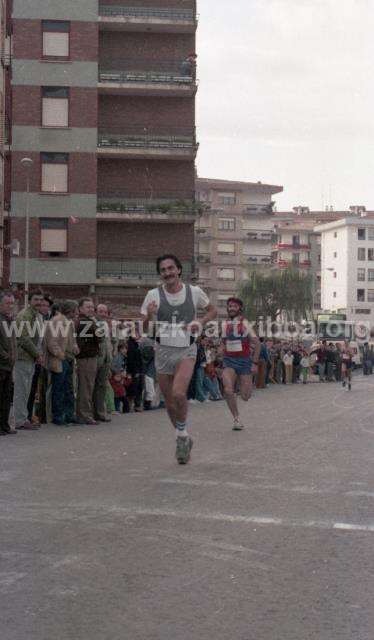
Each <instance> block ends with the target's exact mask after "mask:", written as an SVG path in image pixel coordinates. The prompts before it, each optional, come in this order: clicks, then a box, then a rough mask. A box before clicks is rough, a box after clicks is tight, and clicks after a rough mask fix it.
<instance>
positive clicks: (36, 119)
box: [12, 85, 98, 128]
mask: <svg viewBox="0 0 374 640" xmlns="http://www.w3.org/2000/svg"><path fill="white" fill-rule="evenodd" d="M12 104H13V125H22V126H33V127H40V126H41V121H42V92H41V88H40V87H35V86H28V85H16V86H14V87H13V98H12ZM97 120H98V116H97V89H95V88H88V87H85V88H83V87H82V88H81V87H71V88H70V104H69V126H70V127H83V128H84V127H92V128H96V127H97Z"/></svg>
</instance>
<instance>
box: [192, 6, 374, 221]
mask: <svg viewBox="0 0 374 640" xmlns="http://www.w3.org/2000/svg"><path fill="white" fill-rule="evenodd" d="M198 12H199V14H200V18H199V28H198V44H197V52H198V55H199V57H198V73H197V75H198V78H199V91H198V95H197V126H198V130H197V133H198V140H199V142H200V150H199V154H198V173H199V176H200V177H205V178H224V179H228V180H249V181H254V182H256V181H258V180H261V181H262V182H266V183H270V184H275V185H282V186H283V187H284V193H283V194H280V195H277V196H275V200H276V202H277V209H278V211H281V210H282V211H283V210H289V209H291V208H292V207H294V206H297V205H304V206H309V207H310V208H311V209H318V210H321V209H322V208H323V209H325V207H326V206H333V207H334V209H336V210H347V209H348V208H349V206H351V205H365V206H366V208H367V209H372V210H374V145H373V140H374V0H232V1H231V2H229V1H227V0H199V4H198Z"/></svg>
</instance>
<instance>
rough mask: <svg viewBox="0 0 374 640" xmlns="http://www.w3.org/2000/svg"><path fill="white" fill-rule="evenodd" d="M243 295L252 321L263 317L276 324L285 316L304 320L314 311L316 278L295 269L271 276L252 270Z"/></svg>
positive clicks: (241, 293)
mask: <svg viewBox="0 0 374 640" xmlns="http://www.w3.org/2000/svg"><path fill="white" fill-rule="evenodd" d="M239 294H240V297H241V298H242V299H243V301H244V305H245V313H246V315H247V317H248V318H249V319H250V320H257V319H258V318H259V317H263V318H264V319H267V318H271V320H273V321H274V320H276V319H277V318H279V317H280V316H282V315H284V316H286V317H287V318H288V319H292V320H295V319H301V318H305V317H306V315H307V313H308V311H311V310H312V309H313V295H312V278H311V276H310V275H309V274H303V273H300V271H299V270H298V269H293V268H292V267H290V268H288V269H285V270H284V271H270V272H267V273H264V272H262V271H258V270H257V269H254V268H251V267H249V268H248V279H247V280H244V281H243V282H242V283H241V285H240V288H239Z"/></svg>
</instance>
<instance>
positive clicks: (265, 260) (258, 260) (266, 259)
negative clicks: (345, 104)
mask: <svg viewBox="0 0 374 640" xmlns="http://www.w3.org/2000/svg"><path fill="white" fill-rule="evenodd" d="M243 257H245V258H247V262H248V263H249V264H271V263H272V259H271V256H264V255H259V256H243Z"/></svg>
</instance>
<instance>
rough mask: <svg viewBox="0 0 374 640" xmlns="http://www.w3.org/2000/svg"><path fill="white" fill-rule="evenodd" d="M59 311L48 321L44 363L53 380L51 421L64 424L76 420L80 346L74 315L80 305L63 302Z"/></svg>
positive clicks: (70, 301)
mask: <svg viewBox="0 0 374 640" xmlns="http://www.w3.org/2000/svg"><path fill="white" fill-rule="evenodd" d="M59 306H60V311H57V312H56V313H55V315H54V316H53V317H52V318H51V320H49V322H48V323H47V326H46V329H45V334H44V343H43V347H44V357H45V367H46V369H47V370H48V371H49V372H50V375H51V384H52V422H53V424H56V425H59V426H62V425H66V426H67V425H69V424H74V423H75V421H76V419H75V398H74V388H73V368H74V359H75V356H76V355H77V354H78V352H79V349H78V346H77V342H76V340H75V337H74V322H73V321H74V318H75V316H76V315H77V313H78V305H77V303H76V302H74V301H73V300H65V301H63V302H61V303H60V305H59Z"/></svg>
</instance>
